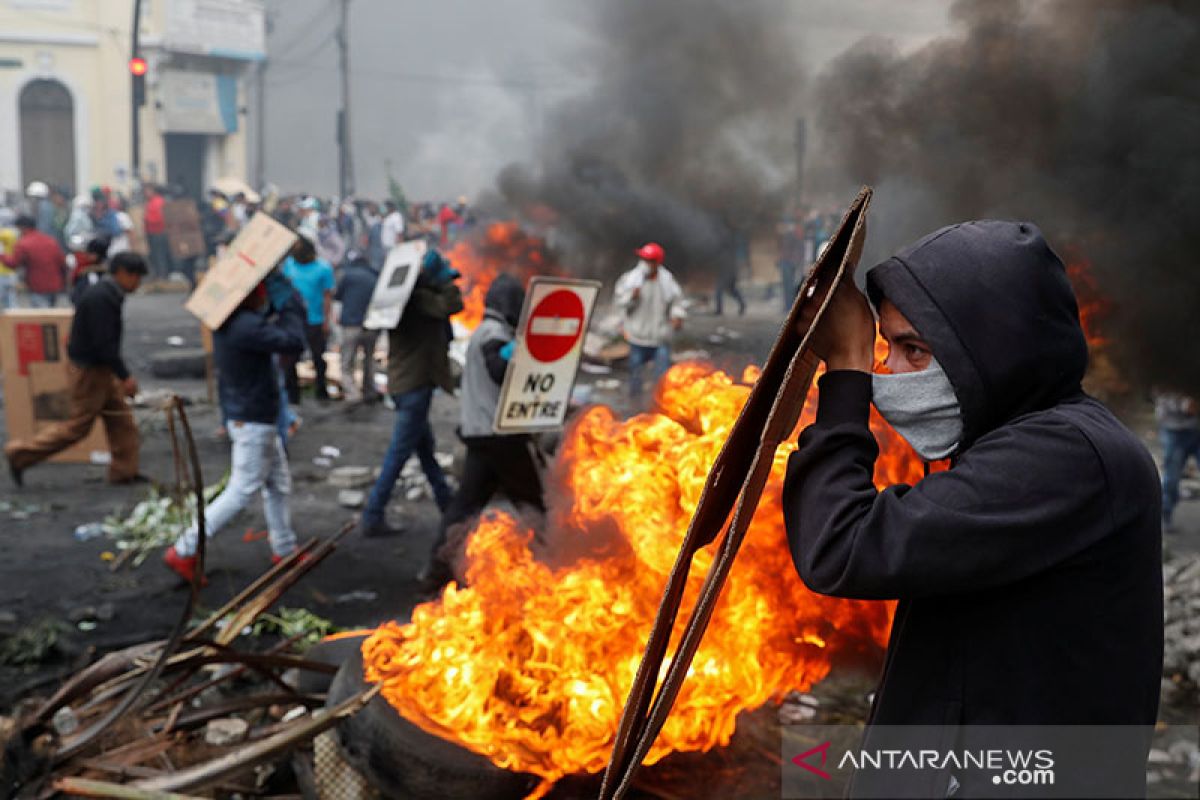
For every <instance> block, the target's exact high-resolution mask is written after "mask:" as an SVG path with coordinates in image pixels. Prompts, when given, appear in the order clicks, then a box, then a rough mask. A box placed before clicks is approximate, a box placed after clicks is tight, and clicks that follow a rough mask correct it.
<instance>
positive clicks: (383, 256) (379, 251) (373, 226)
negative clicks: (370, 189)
mask: <svg viewBox="0 0 1200 800" xmlns="http://www.w3.org/2000/svg"><path fill="white" fill-rule="evenodd" d="M363 223H364V224H365V226H366V239H367V241H366V243H365V246H366V249H367V261H369V262H371V267H372V268H373V269H375V270H377V271H378V270H381V269H383V264H384V262H385V261H386V260H387V249H386V248H384V246H383V217H382V216H380V215H379V206H377V205H376V204H375V203H367V207H366V210H365V211H364V212H363Z"/></svg>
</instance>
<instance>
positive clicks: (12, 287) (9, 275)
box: [0, 228, 17, 311]
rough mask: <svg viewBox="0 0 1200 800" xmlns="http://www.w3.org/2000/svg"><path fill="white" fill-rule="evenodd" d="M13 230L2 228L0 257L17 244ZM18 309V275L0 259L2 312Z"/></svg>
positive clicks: (0, 300) (0, 303)
mask: <svg viewBox="0 0 1200 800" xmlns="http://www.w3.org/2000/svg"><path fill="white" fill-rule="evenodd" d="M10 236H12V231H11V230H5V229H2V228H0V256H3V255H4V254H5V253H7V252H8V251H9V249H10V248H11V247H12V246H14V245H15V244H16V239H15V238H12V239H10V238H9V237H10ZM16 307H17V273H16V270H14V269H13V268H12V267H10V266H8V265H7V264H6V263H4V259H3V258H0V311H3V310H4V309H6V308H16Z"/></svg>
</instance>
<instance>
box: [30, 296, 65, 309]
mask: <svg viewBox="0 0 1200 800" xmlns="http://www.w3.org/2000/svg"><path fill="white" fill-rule="evenodd" d="M56 305H58V293H57V292H30V293H29V307H30V308H54V307H55V306H56Z"/></svg>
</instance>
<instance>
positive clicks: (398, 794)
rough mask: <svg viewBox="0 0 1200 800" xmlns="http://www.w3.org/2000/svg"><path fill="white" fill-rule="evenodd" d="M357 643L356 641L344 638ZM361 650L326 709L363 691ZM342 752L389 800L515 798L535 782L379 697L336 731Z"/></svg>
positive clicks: (337, 680)
mask: <svg viewBox="0 0 1200 800" xmlns="http://www.w3.org/2000/svg"><path fill="white" fill-rule="evenodd" d="M345 641H357V642H361V641H362V640H361V639H358V640H345ZM364 687H365V683H364V681H363V664H362V652H361V651H360V650H359V649H358V648H357V647H355V648H353V652H351V653H349V654H348V655H347V656H346V659H345V661H344V662H343V663H342V667H341V669H339V670H338V673H337V675H336V676H335V677H334V679H333V683H332V684H331V685H330V687H329V697H328V699H327V701H326V703H327V705H328V706H329V707H331V708H332V707H333V706H336V705H337V704H338V703H340V702H342V701H343V700H345V699H347V698H349V697H351V696H352V695H355V694H357V693H358V692H360V691H362V690H363V688H364ZM337 736H338V743H339V744H340V746H341V750H342V754H343V755H344V756H345V758H346V760H347V761H348V762H350V764H351V765H353V766H354V768H355V769H357V770H358V771H359V772H361V773H362V774H363V775H364V776H366V778H367V780H368V781H370V783H371V784H372V785H373V786H374V787H375V788H376V789H378V790H379V791H380V792H381V793H382V794H384V795H385V796H387V797H395V798H418V799H419V798H438V799H439V800H442V798H445V800H453V798H464V800H468V799H469V800H508V799H509V798H512V799H513V800H519V798H522V797H525V796H526V795H527V794H529V792H530V791H532V790H533V788H534V787H535V786H536V785H537V783H538V778H536V777H535V776H533V775H527V774H523V773H516V772H508V771H507V770H503V769H500V768H499V767H497V766H496V765H494V764H493V763H492V762H490V761H488V760H487V759H486V758H484V757H483V756H481V755H478V754H476V753H472V752H471V751H469V750H466V749H464V748H462V747H459V746H458V745H456V744H453V743H452V742H448V741H446V740H445V739H441V738H439V737H437V736H434V735H432V734H429V733H426V732H425V731H423V730H421V729H420V728H418V727H417V726H416V725H413V724H412V723H411V722H409V721H408V720H406V719H404V718H403V717H401V716H400V715H399V714H398V713H396V710H395V709H393V708H392V707H391V706H390V705H388V702H387V701H386V700H384V699H383V697H382V696H381V695H377V696H376V697H375V698H374V699H373V700H371V702H370V703H368V704H367V706H366V708H364V709H363V710H362V711H360V712H359V713H357V714H355V715H354V716H353V717H350V718H349V719H347V720H345V721H344V722H342V723H341V724H340V725H339V726H338V727H337Z"/></svg>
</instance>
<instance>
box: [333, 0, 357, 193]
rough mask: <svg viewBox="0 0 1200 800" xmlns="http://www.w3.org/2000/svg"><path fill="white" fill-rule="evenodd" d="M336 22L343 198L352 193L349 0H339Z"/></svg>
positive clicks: (339, 179) (341, 190)
mask: <svg viewBox="0 0 1200 800" xmlns="http://www.w3.org/2000/svg"><path fill="white" fill-rule="evenodd" d="M340 2H341V4H342V9H341V11H342V13H341V21H340V22H339V23H338V34H337V40H338V68H339V70H340V71H341V76H342V104H341V108H340V109H339V111H338V129H337V133H338V194H339V195H340V196H341V199H343V200H345V199H346V198H347V197H349V196H350V195H352V194H354V161H353V159H352V158H351V155H350V47H349V45H350V42H349V38H350V37H349V32H350V0H340Z"/></svg>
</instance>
